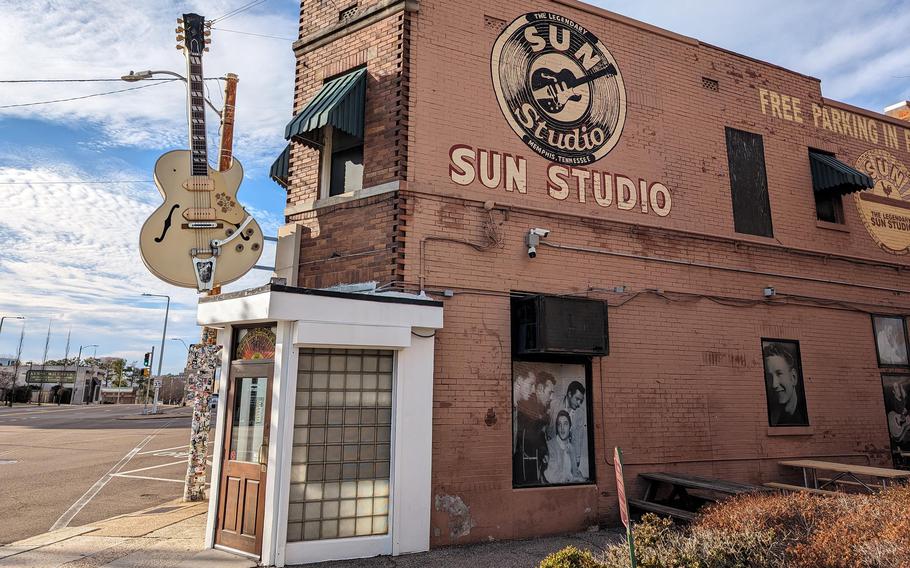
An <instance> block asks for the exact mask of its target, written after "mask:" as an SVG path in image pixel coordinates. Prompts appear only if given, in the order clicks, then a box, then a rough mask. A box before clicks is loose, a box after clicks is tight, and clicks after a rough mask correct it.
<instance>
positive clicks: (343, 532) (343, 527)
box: [338, 519, 354, 538]
mask: <svg viewBox="0 0 910 568" xmlns="http://www.w3.org/2000/svg"><path fill="white" fill-rule="evenodd" d="M346 536H354V519H341V520H340V521H338V538H344V537H346Z"/></svg>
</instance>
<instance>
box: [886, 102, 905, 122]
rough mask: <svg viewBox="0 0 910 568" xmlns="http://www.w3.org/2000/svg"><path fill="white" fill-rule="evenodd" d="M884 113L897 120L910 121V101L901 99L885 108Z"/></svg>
mask: <svg viewBox="0 0 910 568" xmlns="http://www.w3.org/2000/svg"><path fill="white" fill-rule="evenodd" d="M885 114H887V115H888V116H890V117H892V118H896V119H898V120H904V121H907V122H910V101H902V102H899V103H897V104H895V105H891V106H889V107H887V108H885Z"/></svg>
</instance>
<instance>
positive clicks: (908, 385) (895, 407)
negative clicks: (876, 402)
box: [882, 375, 910, 469]
mask: <svg viewBox="0 0 910 568" xmlns="http://www.w3.org/2000/svg"><path fill="white" fill-rule="evenodd" d="M882 391H883V392H884V395H885V414H886V415H887V417H888V435H889V436H890V438H891V456H892V460H893V462H894V467H896V468H898V469H910V376H908V375H882Z"/></svg>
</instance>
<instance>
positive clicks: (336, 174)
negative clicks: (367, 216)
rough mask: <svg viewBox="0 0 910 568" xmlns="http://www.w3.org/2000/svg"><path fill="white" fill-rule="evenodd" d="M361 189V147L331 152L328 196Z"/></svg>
mask: <svg viewBox="0 0 910 568" xmlns="http://www.w3.org/2000/svg"><path fill="white" fill-rule="evenodd" d="M362 188H363V145H360V146H354V147H353V148H348V149H346V150H339V151H337V152H332V183H331V187H330V188H329V196H330V197H331V196H333V195H341V194H342V193H348V192H351V191H357V190H359V189H362Z"/></svg>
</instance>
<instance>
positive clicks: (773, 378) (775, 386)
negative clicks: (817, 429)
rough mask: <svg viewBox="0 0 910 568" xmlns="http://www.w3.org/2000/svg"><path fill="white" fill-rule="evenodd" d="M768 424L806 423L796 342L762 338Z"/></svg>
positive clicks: (807, 422) (789, 424)
mask: <svg viewBox="0 0 910 568" xmlns="http://www.w3.org/2000/svg"><path fill="white" fill-rule="evenodd" d="M761 346H762V360H763V362H764V368H765V388H766V391H767V395H768V425H769V426H808V425H809V413H808V411H807V410H806V391H805V388H804V386H803V370H802V362H801V361H800V355H799V342H798V341H789V340H785V339H762V342H761Z"/></svg>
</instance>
